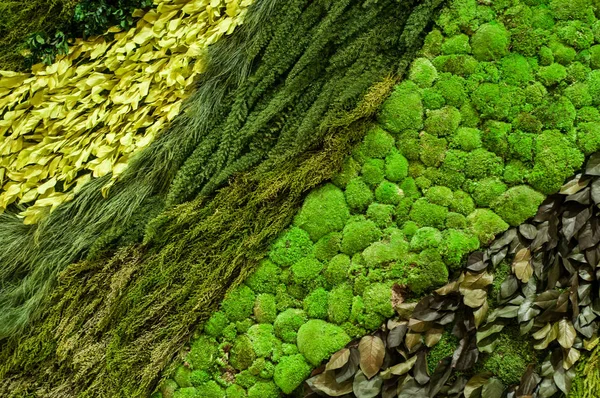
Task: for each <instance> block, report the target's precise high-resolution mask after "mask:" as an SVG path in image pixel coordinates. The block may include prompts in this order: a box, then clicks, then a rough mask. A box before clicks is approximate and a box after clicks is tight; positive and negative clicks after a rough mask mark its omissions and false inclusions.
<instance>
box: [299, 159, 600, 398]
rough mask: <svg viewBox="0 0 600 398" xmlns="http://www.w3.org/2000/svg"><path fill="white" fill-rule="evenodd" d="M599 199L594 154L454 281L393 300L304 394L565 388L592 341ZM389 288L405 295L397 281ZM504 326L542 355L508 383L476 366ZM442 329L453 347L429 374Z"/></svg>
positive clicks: (597, 301)
mask: <svg viewBox="0 0 600 398" xmlns="http://www.w3.org/2000/svg"><path fill="white" fill-rule="evenodd" d="M599 205H600V154H596V155H593V156H592V157H591V159H590V160H589V161H588V164H587V167H586V169H585V171H583V172H582V173H581V174H578V175H576V176H575V177H574V178H572V179H571V180H570V181H568V182H567V183H566V184H565V185H564V186H563V187H562V189H561V190H560V192H559V193H558V194H556V195H553V196H550V197H548V198H547V199H546V201H545V202H544V203H543V204H542V205H541V206H540V208H539V211H538V213H537V214H536V216H535V217H534V218H533V219H531V220H529V221H528V222H527V223H525V224H522V225H520V226H519V227H518V228H512V229H510V230H508V231H507V232H505V233H504V234H503V235H502V236H500V237H499V238H498V239H496V240H495V241H494V242H493V243H492V244H491V245H490V247H489V248H488V249H486V250H485V251H480V252H475V253H473V254H471V255H470V256H469V258H468V260H467V264H466V265H465V269H464V271H463V272H462V273H461V274H460V277H459V278H458V279H457V280H455V281H453V282H450V283H448V284H447V285H445V286H444V287H442V288H440V289H438V290H436V291H435V292H434V293H433V294H431V295H428V296H426V297H423V298H422V299H421V300H420V301H419V302H418V303H407V302H404V301H403V299H400V300H395V308H396V311H397V313H398V315H399V318H398V319H396V320H390V321H388V322H387V324H386V325H384V326H382V328H381V330H380V331H378V332H376V333H375V334H374V335H373V336H367V337H363V339H361V340H360V342H354V343H351V344H350V345H349V346H348V348H344V349H343V350H342V351H340V352H338V353H336V354H334V356H333V357H332V358H331V360H330V362H329V363H328V364H327V365H326V366H324V367H322V368H320V369H318V370H317V371H315V373H314V374H315V375H314V376H313V377H312V378H311V379H309V380H308V382H307V384H308V386H309V387H310V391H311V392H310V393H308V394H307V396H313V395H315V396H316V395H318V396H336V397H337V396H345V397H358V398H371V397H384V398H393V397H401V398H404V397H456V398H458V397H465V398H480V397H483V398H502V397H507V398H517V397H534V396H535V397H539V398H550V397H555V396H560V395H562V394H565V395H568V393H569V391H570V388H571V382H572V380H573V378H574V377H575V363H576V362H577V361H578V359H579V357H580V355H581V354H582V351H589V350H592V349H593V348H594V347H595V346H596V345H597V344H598V342H599V338H598V328H599V326H600V322H599V317H600V294H599V280H600V266H599V263H600V245H599V243H600V217H599V215H600V214H599ZM507 263H508V264H510V272H509V273H508V275H502V273H501V272H500V271H499V268H500V266H501V264H507ZM495 275H496V277H497V280H496V281H494V277H495ZM492 285H494V288H491V286H492ZM394 293H395V294H394V296H395V297H397V298H398V297H400V298H402V297H404V294H403V293H404V292H403V291H402V288H401V287H396V289H395V290H394ZM509 327H513V328H514V327H518V329H519V331H520V334H521V335H527V336H528V338H530V339H532V340H533V341H534V344H535V345H534V348H535V349H536V350H539V351H540V356H539V358H543V360H542V361H541V363H538V364H534V363H532V364H530V365H529V366H528V367H527V369H526V370H525V371H524V373H523V375H522V377H521V380H520V383H519V384H518V385H512V386H506V385H504V384H503V383H502V382H501V381H500V380H499V378H497V377H494V375H492V374H490V373H489V372H484V371H482V367H481V366H479V365H478V362H479V361H480V359H481V358H482V357H485V356H486V355H488V354H492V353H493V352H494V350H495V349H496V346H497V343H498V336H499V335H500V333H501V332H502V331H503V330H505V328H506V329H508V328H509ZM444 330H451V333H452V334H453V335H454V336H455V337H456V338H457V339H458V345H457V347H456V349H455V350H454V352H453V354H452V355H451V356H450V355H448V356H447V357H446V358H444V359H442V360H440V361H439V362H438V363H437V364H435V368H434V369H435V370H434V371H433V372H430V371H429V370H428V367H427V355H428V353H429V352H430V350H431V347H433V346H435V345H436V344H437V343H438V342H439V341H440V338H441V336H442V334H443V332H444Z"/></svg>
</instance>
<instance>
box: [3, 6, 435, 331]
mask: <svg viewBox="0 0 600 398" xmlns="http://www.w3.org/2000/svg"><path fill="white" fill-rule="evenodd" d="M433 3H438V2H433ZM413 6H414V4H413V3H412V2H411V3H402V4H398V3H397V2H396V1H393V0H387V1H381V2H378V3H376V4H371V3H364V2H363V1H345V2H330V1H325V0H322V1H316V2H308V1H305V0H294V1H290V2H285V3H284V4H279V3H277V2H276V1H275V0H269V1H263V2H260V3H257V4H255V6H254V8H253V12H251V13H249V14H248V17H247V18H246V21H245V24H244V25H243V26H242V28H241V29H239V30H238V31H236V32H235V33H234V34H233V36H232V38H231V40H225V41H221V42H218V43H216V44H215V45H214V46H212V47H211V48H210V49H209V52H210V54H211V55H210V57H209V64H208V67H207V68H208V69H207V70H206V72H205V73H204V74H203V75H202V76H201V77H200V81H199V89H198V91H197V92H196V93H195V94H194V95H193V96H192V97H191V98H190V100H189V101H188V102H187V105H186V106H185V107H184V111H183V114H182V115H181V117H179V118H178V119H176V120H175V121H174V122H173V125H172V127H171V128H170V129H169V131H168V132H166V133H165V134H163V135H162V136H161V137H159V138H158V139H157V140H156V141H155V142H154V143H152V144H151V145H150V147H148V149H147V150H144V151H143V152H142V153H140V154H139V156H137V157H136V158H134V159H133V160H132V163H131V164H130V165H129V167H128V168H127V169H126V171H125V172H124V173H123V174H122V177H121V178H120V180H119V181H118V182H117V183H115V185H114V186H113V188H112V196H111V197H110V198H108V199H107V200H105V199H104V198H102V196H101V194H100V187H102V186H104V185H105V184H106V183H107V182H108V179H109V178H110V175H107V176H105V177H103V178H98V179H96V180H94V181H92V182H91V183H89V184H87V185H86V186H84V188H83V189H82V191H81V192H80V194H79V195H77V196H76V198H75V199H74V200H73V201H72V202H70V203H67V204H65V205H63V206H59V207H58V208H57V209H56V210H55V211H54V212H53V213H52V214H51V215H50V216H49V217H48V218H47V219H45V220H44V221H43V222H41V223H40V224H39V225H38V226H35V227H29V228H27V227H23V226H21V225H19V220H18V219H17V218H16V217H15V216H14V215H11V214H9V213H7V214H3V215H1V216H0V222H4V224H5V225H6V228H4V229H3V231H0V247H6V248H10V249H11V250H7V251H5V252H3V253H0V265H1V267H0V268H1V269H2V271H1V273H0V280H1V281H2V284H3V285H4V288H3V289H2V292H0V308H2V313H1V314H0V337H2V336H7V335H10V334H13V333H15V332H16V331H18V330H20V329H21V328H22V327H23V326H24V325H25V324H26V323H27V322H28V320H29V318H30V317H31V316H32V314H34V313H35V311H36V309H37V306H38V304H39V303H40V301H41V300H42V299H43V297H44V296H45V295H46V294H47V292H48V291H49V289H51V286H52V283H53V280H54V277H55V275H56V273H57V272H59V271H60V270H62V269H63V268H64V267H65V266H66V265H67V264H69V263H71V262H74V261H76V260H77V259H78V258H81V256H82V255H84V254H85V253H86V252H87V251H88V250H89V249H90V247H91V246H92V245H94V244H95V242H96V241H97V240H98V239H101V241H100V242H106V243H111V244H114V245H116V246H119V245H120V244H119V242H118V240H119V238H118V236H119V234H120V233H121V232H120V231H119V229H120V230H121V231H123V232H124V230H125V228H123V227H127V226H128V225H130V224H129V223H128V221H129V220H130V219H131V218H132V217H134V215H135V214H139V212H142V211H144V210H143V209H144V208H145V206H146V205H147V204H146V203H147V201H152V203H154V204H156V203H160V201H161V200H163V199H165V198H166V203H167V208H170V207H172V206H173V205H175V204H178V203H180V202H182V201H185V200H189V199H193V198H194V196H196V195H197V194H198V193H200V194H202V195H207V194H210V193H212V192H214V190H215V189H216V188H217V187H219V186H222V185H223V184H225V183H226V182H227V180H228V179H229V178H230V177H232V176H233V175H234V174H236V173H241V172H244V171H246V170H248V169H250V168H251V167H254V166H258V169H257V171H258V172H259V174H260V173H266V172H267V171H269V170H271V169H272V168H273V167H274V166H276V165H279V164H282V163H285V162H288V161H291V160H292V159H294V157H296V156H298V155H299V154H300V153H303V152H305V151H306V150H307V149H310V148H313V147H317V146H318V145H319V144H320V143H321V142H322V140H323V137H324V135H325V133H326V132H327V130H328V128H329V127H330V126H332V125H334V124H335V123H336V122H335V120H337V119H339V118H340V117H341V116H343V115H344V113H345V112H348V111H349V110H351V109H354V108H355V107H356V105H357V104H358V102H359V100H360V99H361V98H362V97H363V96H364V94H365V93H366V91H367V90H368V88H369V87H370V86H372V85H373V84H374V83H375V82H377V81H381V80H382V79H383V78H384V77H385V76H386V75H388V74H390V73H394V72H395V71H396V70H397V69H398V68H399V64H398V63H399V62H402V63H401V64H400V67H401V68H403V67H406V65H407V64H408V62H409V61H408V60H406V61H401V60H402V58H403V56H404V55H405V54H411V52H414V51H416V49H417V48H418V44H419V40H417V38H418V37H419V35H420V33H421V32H422V31H423V29H424V28H425V26H426V24H427V22H428V21H429V20H430V17H431V14H432V12H433V11H432V10H434V9H435V5H434V4H432V2H430V1H428V2H423V4H422V5H420V6H419V7H416V8H415V10H414V12H413V13H412V14H411V11H412V8H413ZM405 26H406V29H404V28H405ZM408 50H410V51H408ZM249 76H251V77H250V78H248V77H249ZM230 125H233V126H234V127H231V128H230V127H229V126H230ZM180 168H181V170H180V171H179V172H177V170H179V169H180ZM171 181H173V184H171V185H170V186H169V183H170V182H171ZM138 227H139V226H138ZM111 238H113V239H111ZM169 238H171V237H169ZM115 240H116V241H117V242H115ZM101 251H102V247H101V246H100V245H98V244H96V245H95V246H94V253H98V252H101Z"/></svg>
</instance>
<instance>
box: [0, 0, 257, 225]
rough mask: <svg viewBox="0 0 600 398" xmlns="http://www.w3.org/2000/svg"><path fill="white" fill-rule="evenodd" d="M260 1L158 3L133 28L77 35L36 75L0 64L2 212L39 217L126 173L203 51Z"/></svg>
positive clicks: (174, 107) (184, 88) (177, 101)
mask: <svg viewBox="0 0 600 398" xmlns="http://www.w3.org/2000/svg"><path fill="white" fill-rule="evenodd" d="M252 2H253V0H155V5H156V8H155V9H152V10H150V11H148V12H146V13H145V14H144V13H143V12H142V11H139V10H138V11H136V14H137V15H136V16H138V17H141V19H140V20H139V21H138V23H137V25H136V26H135V27H133V28H131V29H130V30H129V31H121V30H120V29H119V28H111V29H109V32H111V33H114V34H115V35H114V40H113V41H110V42H108V41H106V38H105V37H97V38H93V39H90V40H86V41H83V40H78V41H77V42H76V43H75V44H74V45H73V46H72V47H71V49H70V52H69V54H68V55H67V56H65V57H62V59H59V60H58V61H57V62H55V63H54V64H52V65H50V66H46V65H42V64H38V65H35V66H34V67H33V69H32V72H31V73H15V72H7V71H0V137H1V139H0V187H1V190H0V212H2V211H4V210H5V209H6V207H7V206H8V205H10V204H11V203H13V202H16V203H17V204H26V203H28V204H31V205H30V206H29V207H28V208H27V209H26V210H25V211H23V212H21V215H22V216H23V217H24V222H25V223H28V224H30V223H35V222H37V221H38V220H39V219H40V218H42V217H43V216H44V215H46V214H48V212H49V211H51V210H52V209H54V208H56V206H58V205H59V204H61V203H63V202H65V201H68V200H71V199H72V198H73V195H74V194H75V193H76V192H77V191H78V190H79V189H80V188H81V186H82V185H83V184H85V183H86V182H88V181H89V180H90V179H92V178H95V177H100V176H103V175H105V174H108V173H110V172H112V173H113V178H112V180H111V183H109V184H108V185H107V186H105V187H104V188H103V194H106V193H107V191H108V188H109V187H110V185H111V184H112V183H113V182H114V180H115V178H117V177H118V175H119V174H120V173H122V172H123V170H124V169H125V167H126V165H127V161H128V160H129V159H130V157H131V156H132V155H133V154H134V153H135V152H136V151H139V150H140V149H142V148H144V147H146V146H148V144H149V143H150V142H152V140H153V139H154V138H155V137H156V136H157V134H159V133H160V132H161V131H162V129H163V128H164V127H165V126H166V125H167V124H168V122H169V121H171V120H172V119H173V118H174V117H175V115H177V113H178V112H179V109H180V106H181V104H182V101H183V100H184V99H185V98H186V96H187V95H188V93H189V90H190V88H191V85H192V83H193V81H194V79H195V78H196V76H197V75H198V74H199V73H202V71H203V68H204V63H203V60H204V55H205V50H206V48H207V47H208V46H209V45H210V44H212V43H214V42H215V41H217V40H218V39H219V38H220V37H222V36H223V35H227V34H230V33H232V32H233V30H234V29H235V27H236V26H238V25H240V24H241V23H242V21H243V18H244V16H245V14H246V10H247V7H248V6H249V5H250V4H251V3H252Z"/></svg>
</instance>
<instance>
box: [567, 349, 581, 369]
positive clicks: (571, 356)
mask: <svg viewBox="0 0 600 398" xmlns="http://www.w3.org/2000/svg"><path fill="white" fill-rule="evenodd" d="M580 356H581V353H580V352H579V350H577V349H575V348H573V347H571V348H570V349H569V350H568V351H566V352H565V354H564V358H565V359H564V360H563V368H564V369H565V370H568V369H569V368H570V367H571V366H573V365H575V362H577V361H578V360H579V357H580Z"/></svg>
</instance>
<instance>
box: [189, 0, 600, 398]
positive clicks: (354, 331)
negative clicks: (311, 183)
mask: <svg viewBox="0 0 600 398" xmlns="http://www.w3.org/2000/svg"><path fill="white" fill-rule="evenodd" d="M492 3H493V4H491V5H486V4H487V3H486V4H483V3H481V2H480V3H478V2H476V1H475V0H452V1H450V2H449V3H448V4H447V5H446V6H445V7H444V8H443V10H442V11H441V13H440V15H439V18H438V20H437V21H436V22H437V25H436V26H435V27H434V29H432V31H431V32H430V33H429V34H428V36H427V37H426V39H425V44H424V47H423V49H422V50H421V51H420V53H419V54H418V57H417V58H416V59H415V60H414V61H413V62H412V64H411V66H410V69H409V73H408V79H407V80H405V81H403V82H401V83H400V84H398V85H397V86H396V87H395V89H394V91H393V93H392V94H391V95H390V97H389V98H388V99H387V101H386V102H385V103H384V104H383V106H382V108H381V111H380V113H379V116H378V118H377V121H376V123H374V124H373V126H372V127H371V128H370V129H368V131H367V134H366V135H365V137H364V139H363V141H362V142H361V143H360V144H359V145H357V146H356V147H355V148H354V150H353V151H352V153H351V155H349V156H348V157H347V158H346V160H345V161H344V162H343V165H342V167H341V170H340V172H339V174H338V175H337V176H336V177H334V178H333V179H332V182H331V183H327V184H325V185H322V186H320V187H318V188H316V189H314V190H313V191H312V192H311V193H310V194H309V195H308V196H307V197H306V199H305V201H304V204H303V205H302V207H301V208H300V209H299V211H298V214H297V216H296V217H295V219H294V223H293V225H292V226H291V227H290V228H289V229H288V230H287V231H285V232H284V233H283V234H281V236H280V237H279V238H278V239H277V240H275V242H274V243H273V244H272V246H271V248H270V250H269V252H268V253H267V256H266V257H268V259H265V260H263V261H262V262H261V263H260V266H259V268H258V270H257V271H256V272H255V273H254V274H253V275H252V276H250V277H249V278H248V279H247V281H246V284H245V285H243V286H241V287H239V288H237V289H235V290H233V291H232V292H230V293H229V295H228V296H227V299H226V300H225V301H224V302H223V303H222V305H221V309H220V311H218V312H216V313H215V314H214V315H213V317H212V318H211V319H210V320H209V321H208V322H207V323H206V324H205V326H204V335H203V336H202V337H201V338H200V339H198V340H196V341H195V342H194V343H193V344H192V350H191V352H190V353H189V354H188V362H189V363H190V365H191V366H192V370H193V371H194V372H195V371H196V370H197V369H200V370H203V371H206V372H209V373H210V376H211V377H212V379H214V380H222V375H223V374H227V372H228V371H229V372H231V368H233V369H234V370H235V371H234V373H236V377H235V383H232V382H227V381H225V382H224V381H221V384H220V385H221V387H223V388H227V391H228V394H229V391H232V393H231V396H243V392H244V393H246V394H247V396H248V397H251V396H256V397H258V396H261V397H270V396H277V395H278V394H280V393H285V394H289V393H292V392H293V391H294V390H295V389H296V388H297V386H299V385H300V384H301V382H302V380H303V379H304V378H305V377H307V375H308V374H309V372H310V369H312V367H315V366H318V365H319V364H321V362H322V361H323V360H325V359H326V358H328V357H329V356H330V355H331V354H332V353H334V352H335V351H337V350H338V349H340V348H342V347H343V346H345V345H346V344H347V343H348V342H349V341H350V339H352V338H355V337H359V336H361V335H363V334H365V333H367V332H368V331H372V330H374V329H376V328H378V327H379V326H380V325H381V322H383V321H384V320H385V319H386V318H388V317H391V316H392V315H393V314H394V308H393V306H392V286H393V285H394V283H399V284H404V285H407V286H408V288H409V289H410V290H411V291H412V293H413V294H416V295H419V294H423V293H424V292H427V291H430V290H431V289H434V288H435V287H437V286H440V285H443V284H444V283H446V282H447V279H448V277H449V275H450V274H451V273H452V272H454V271H455V270H458V269H459V268H460V266H461V264H462V263H463V261H464V259H465V258H466V257H467V256H468V254H469V253H471V252H473V251H475V250H478V249H479V248H480V247H481V246H484V245H486V244H488V243H489V242H491V241H492V240H493V239H494V237H495V236H497V235H498V234H500V233H502V232H503V231H505V230H507V229H508V228H509V227H510V226H517V225H520V224H521V223H523V222H524V221H525V220H527V219H528V218H530V217H532V216H534V215H535V213H536V211H537V209H538V207H539V205H540V204H541V203H542V201H543V200H544V198H545V197H546V195H549V194H552V193H555V192H556V191H557V190H559V189H560V187H561V186H562V184H563V182H564V180H565V179H566V178H567V177H569V176H571V175H573V174H574V173H575V172H576V171H577V170H578V169H579V168H580V167H581V166H582V164H583V161H584V158H585V156H586V155H588V154H590V153H592V152H595V151H597V150H599V149H600V112H598V110H597V109H596V108H595V107H597V106H598V105H600V72H599V71H598V68H600V49H599V48H600V47H599V46H600V35H598V34H595V33H594V32H595V31H596V30H597V25H598V22H597V21H596V17H595V15H593V13H591V12H589V11H586V10H589V9H591V8H590V7H589V4H588V2H586V1H584V0H578V1H576V2H571V1H566V0H565V1H559V0H551V1H540V2H538V1H530V2H523V3H522V4H518V2H512V3H511V2H492ZM573 19H578V21H577V22H573V21H572V20H573ZM592 27H594V28H592ZM496 288H497V287H496ZM244 322H246V323H247V324H246V323H244ZM241 326H244V327H241ZM226 331H227V332H226ZM503 339H504V340H502V341H501V343H502V344H500V346H499V347H500V348H499V349H498V352H495V353H494V354H492V355H490V356H489V358H487V360H486V361H485V369H487V370H490V371H493V372H494V373H495V374H497V375H498V376H499V377H500V378H501V379H502V380H503V381H504V382H506V383H512V382H515V381H516V380H518V378H519V377H520V375H522V373H523V371H524V369H525V368H526V366H527V364H528V361H529V359H531V358H530V357H531V355H529V351H528V350H529V348H528V347H525V346H523V347H520V348H519V347H518V349H519V350H521V349H523V350H525V351H527V352H525V355H523V353H522V352H518V353H517V352H516V351H515V350H516V349H517V348H515V347H511V344H504V343H508V342H510V341H511V340H510V337H506V338H504V337H503ZM456 343H457V342H456V341H455V339H453V337H452V336H451V335H446V334H445V335H444V336H442V340H441V342H440V343H439V344H437V345H436V347H435V348H434V349H432V351H431V353H430V355H429V357H430V359H431V361H429V363H428V367H429V369H430V371H433V369H434V368H435V366H436V364H437V362H438V361H439V360H440V359H442V358H444V357H447V356H449V355H452V352H453V351H454V349H455V348H456ZM513 345H514V344H513ZM197 347H205V351H202V352H200V351H198V348H197ZM223 347H230V348H231V349H230V350H229V351H227V350H226V349H224V348H223ZM260 361H262V362H260ZM263 362H264V363H263ZM267 363H268V364H270V365H269V366H267V365H266V364H267ZM258 365H261V366H262V367H259V366H258ZM259 368H260V369H261V370H260V371H258V369H259ZM242 369H243V370H242ZM263 376H264V377H263ZM198 380H204V379H198ZM203 383H206V381H203ZM181 387H183V386H181ZM183 389H184V388H182V389H181V390H183ZM234 394H237V395H234ZM261 394H262V395H261Z"/></svg>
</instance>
